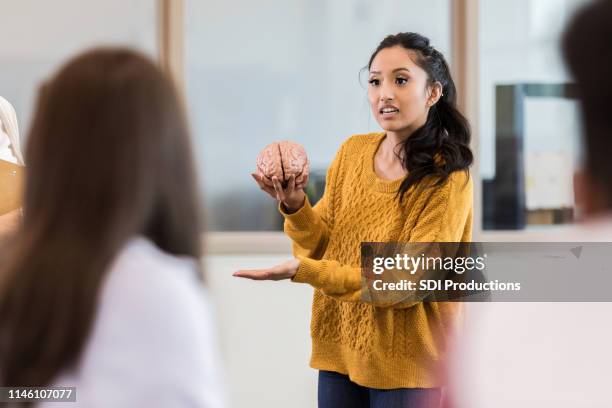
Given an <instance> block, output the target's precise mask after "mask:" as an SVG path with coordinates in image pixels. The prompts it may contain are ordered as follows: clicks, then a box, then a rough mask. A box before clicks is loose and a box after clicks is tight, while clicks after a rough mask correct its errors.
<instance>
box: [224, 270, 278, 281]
mask: <svg viewBox="0 0 612 408" xmlns="http://www.w3.org/2000/svg"><path fill="white" fill-rule="evenodd" d="M232 276H236V277H238V278H247V279H252V280H270V279H272V274H271V273H270V270H269V269H241V270H239V271H236V272H234V273H233V274H232Z"/></svg>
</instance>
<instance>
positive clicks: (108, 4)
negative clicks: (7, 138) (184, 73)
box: [0, 0, 157, 146]
mask: <svg viewBox="0 0 612 408" xmlns="http://www.w3.org/2000/svg"><path fill="white" fill-rule="evenodd" d="M156 5H157V1H156V0H104V1H81V0H54V1H39V0H0V66H1V67H2V71H1V73H0V95H2V96H3V97H5V98H6V99H8V100H9V101H10V102H11V103H12V104H13V105H14V106H15V110H16V111H17V116H18V121H19V125H20V128H21V139H22V140H25V139H26V135H27V131H28V128H29V122H30V118H31V115H32V110H33V109H34V100H35V96H36V92H37V89H38V87H39V85H40V83H41V81H43V80H44V79H45V78H47V77H49V76H50V75H52V74H53V72H54V70H55V69H57V67H58V65H59V64H61V63H63V62H65V60H66V59H67V58H68V57H70V56H72V55H74V54H75V53H77V52H80V51H82V50H84V49H85V48H89V47H92V46H97V45H103V44H104V45H126V46H130V47H134V48H137V49H139V50H141V51H143V52H145V53H147V54H149V55H151V56H153V57H154V56H155V55H157V28H156V25H157V8H156ZM23 145H24V144H23V143H22V146H23Z"/></svg>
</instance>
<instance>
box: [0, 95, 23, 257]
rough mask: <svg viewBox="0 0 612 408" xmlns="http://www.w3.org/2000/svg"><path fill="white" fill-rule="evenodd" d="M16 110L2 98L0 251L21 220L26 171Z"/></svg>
mask: <svg viewBox="0 0 612 408" xmlns="http://www.w3.org/2000/svg"><path fill="white" fill-rule="evenodd" d="M22 166H23V156H22V155H21V148H20V140H19V126H18V124H17V114H16V113H15V108H13V105H11V104H10V102H9V101H7V100H6V99H4V98H3V97H1V96H0V249H2V248H3V247H4V245H5V244H6V243H8V242H10V241H11V240H12V236H13V233H14V232H16V231H17V229H18V227H19V222H20V220H21V210H20V209H19V208H16V207H19V203H20V201H19V199H18V195H19V194H20V191H21V179H22V175H21V174H20V173H21V172H22V169H23V167H22Z"/></svg>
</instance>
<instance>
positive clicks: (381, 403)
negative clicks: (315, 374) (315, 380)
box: [318, 370, 441, 408]
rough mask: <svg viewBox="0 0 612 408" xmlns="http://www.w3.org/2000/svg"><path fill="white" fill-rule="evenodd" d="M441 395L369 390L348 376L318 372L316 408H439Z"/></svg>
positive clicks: (434, 391)
mask: <svg viewBox="0 0 612 408" xmlns="http://www.w3.org/2000/svg"><path fill="white" fill-rule="evenodd" d="M440 394H441V393H440V388H397V389H393V390H379V389H376V388H368V387H363V386H361V385H358V384H355V383H354V382H352V381H351V380H350V379H349V377H348V376H347V375H344V374H339V373H336V372H333V371H323V370H321V371H319V392H318V399H319V408H439V407H440V398H441V395H440Z"/></svg>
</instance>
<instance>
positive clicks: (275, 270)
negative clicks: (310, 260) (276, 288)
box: [233, 258, 300, 280]
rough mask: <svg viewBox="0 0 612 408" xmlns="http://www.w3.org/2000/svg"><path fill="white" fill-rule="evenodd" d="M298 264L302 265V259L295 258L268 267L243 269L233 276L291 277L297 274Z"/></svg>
mask: <svg viewBox="0 0 612 408" xmlns="http://www.w3.org/2000/svg"><path fill="white" fill-rule="evenodd" d="M298 266H300V260H299V259H296V258H294V259H291V260H289V261H287V262H283V263H282V264H279V265H276V266H273V267H271V268H267V269H241V270H239V271H237V272H234V273H233V276H237V277H239V278H248V279H253V280H283V279H291V278H293V277H294V276H295V274H296V272H297V270H298Z"/></svg>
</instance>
